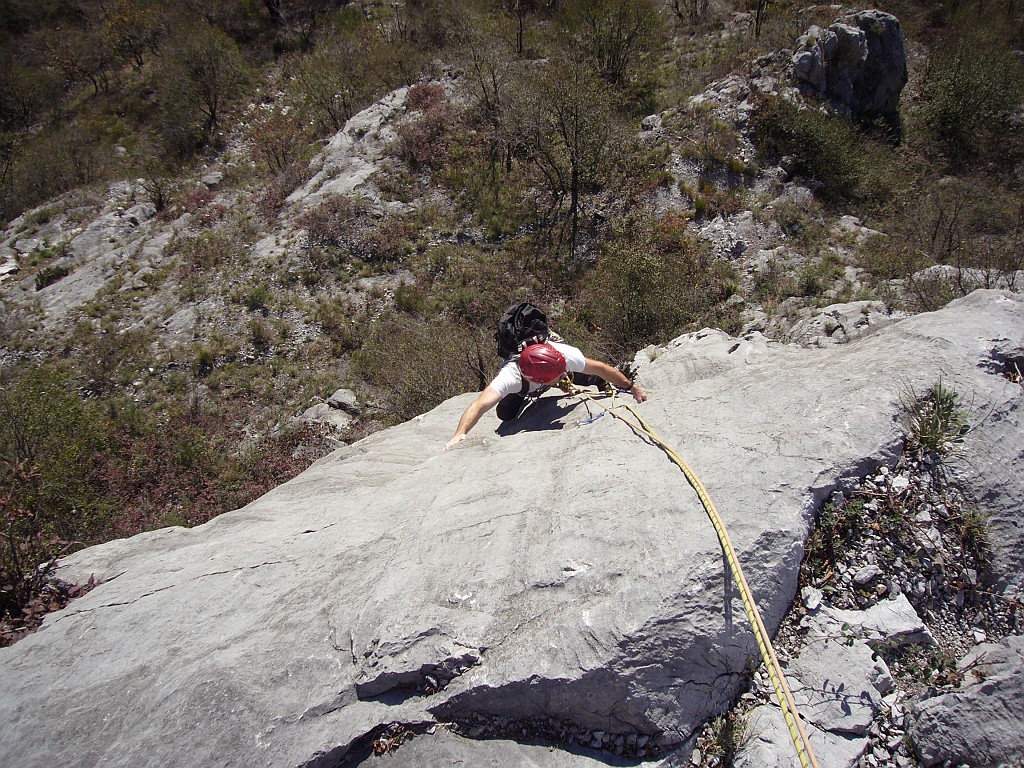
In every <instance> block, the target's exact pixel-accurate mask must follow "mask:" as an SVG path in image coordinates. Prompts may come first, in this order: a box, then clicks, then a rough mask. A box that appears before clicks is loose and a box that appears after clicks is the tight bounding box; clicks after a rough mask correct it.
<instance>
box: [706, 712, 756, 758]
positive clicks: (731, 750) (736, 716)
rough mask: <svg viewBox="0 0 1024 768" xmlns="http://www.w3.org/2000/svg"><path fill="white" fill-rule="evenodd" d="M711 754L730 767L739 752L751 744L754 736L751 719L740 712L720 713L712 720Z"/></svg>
mask: <svg viewBox="0 0 1024 768" xmlns="http://www.w3.org/2000/svg"><path fill="white" fill-rule="evenodd" d="M709 730H710V737H711V740H710V743H709V744H708V746H707V751H708V754H709V755H713V756H715V757H717V758H718V765H720V766H723V767H724V768H728V767H729V766H732V765H734V764H735V761H736V758H737V757H738V756H739V754H740V753H741V752H742V751H743V750H744V749H746V748H747V746H749V744H750V741H751V739H752V738H753V735H754V734H753V732H752V730H751V728H750V721H749V720H748V719H747V716H746V715H744V714H741V713H738V712H728V713H726V714H724V715H719V716H718V717H716V718H714V719H713V720H712V721H711V726H710V729H709Z"/></svg>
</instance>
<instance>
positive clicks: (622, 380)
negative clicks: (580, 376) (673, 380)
mask: <svg viewBox="0 0 1024 768" xmlns="http://www.w3.org/2000/svg"><path fill="white" fill-rule="evenodd" d="M583 372H584V373H589V374H592V375H594V376H600V377H601V378H602V379H604V380H605V381H610V382H611V383H612V384H614V385H615V386H616V387H618V388H619V389H628V390H629V393H630V394H631V395H632V396H633V399H634V400H636V401H637V402H638V403H642V402H643V401H644V400H646V399H647V393H646V392H645V391H644V389H643V387H641V386H640V385H639V384H635V383H633V382H632V381H630V379H629V377H628V376H627V375H626V374H624V373H623V372H622V371H620V370H619V369H618V368H612V367H611V366H610V365H608V364H607V363H602V362H601V361H600V360H591V359H590V358H589V357H588V358H587V359H586V364H585V365H584V366H583Z"/></svg>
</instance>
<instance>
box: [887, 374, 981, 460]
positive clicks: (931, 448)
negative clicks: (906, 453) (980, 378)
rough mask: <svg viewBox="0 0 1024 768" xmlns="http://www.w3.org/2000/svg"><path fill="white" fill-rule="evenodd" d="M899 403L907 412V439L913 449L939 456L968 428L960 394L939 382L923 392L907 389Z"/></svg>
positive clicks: (947, 451) (957, 440)
mask: <svg viewBox="0 0 1024 768" xmlns="http://www.w3.org/2000/svg"><path fill="white" fill-rule="evenodd" d="M903 403H904V409H905V411H906V414H907V431H908V435H907V439H908V443H909V445H910V448H911V449H913V450H917V451H920V452H922V453H929V454H934V455H936V456H942V455H944V454H946V453H949V452H950V451H951V450H952V449H953V447H954V446H955V445H956V443H957V442H959V440H960V439H961V438H962V437H963V436H964V434H966V433H967V431H968V426H967V416H966V414H965V413H964V411H963V409H962V408H961V406H960V395H959V394H957V393H956V392H955V391H954V390H952V389H950V388H949V387H947V386H945V385H944V384H943V383H942V382H941V381H939V382H936V383H935V384H932V386H931V387H929V388H928V390H927V391H926V392H925V393H924V394H923V395H917V394H916V393H915V392H913V390H911V391H910V393H909V394H908V395H906V396H904V398H903Z"/></svg>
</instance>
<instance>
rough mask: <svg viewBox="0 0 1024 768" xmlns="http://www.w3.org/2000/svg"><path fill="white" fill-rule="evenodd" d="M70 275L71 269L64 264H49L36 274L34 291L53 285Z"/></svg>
mask: <svg viewBox="0 0 1024 768" xmlns="http://www.w3.org/2000/svg"><path fill="white" fill-rule="evenodd" d="M70 274H71V267H70V266H69V265H67V264H64V263H60V262H59V263H57V264H51V265H50V266H48V267H43V268H42V269H40V270H39V271H38V272H36V290H37V291H41V290H43V288H45V287H46V286H48V285H53V284H54V283H56V282H57V281H58V280H60V279H61V278H64V277H67V276H68V275H70Z"/></svg>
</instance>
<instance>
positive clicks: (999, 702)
mask: <svg viewBox="0 0 1024 768" xmlns="http://www.w3.org/2000/svg"><path fill="white" fill-rule="evenodd" d="M959 667H960V669H961V670H962V671H963V674H964V683H963V686H962V688H961V689H960V690H958V691H954V692H952V693H947V694H945V695H943V696H937V697H935V698H932V699H928V700H927V701H925V702H923V703H922V704H921V705H919V706H918V708H917V710H916V711H915V712H914V715H913V719H912V721H911V727H910V736H911V738H912V739H913V741H914V744H915V746H916V747H917V753H918V757H919V758H920V760H921V762H922V763H924V764H925V765H936V764H942V763H945V762H946V761H950V760H951V761H952V762H953V763H954V764H957V763H962V762H970V763H971V764H973V765H995V764H997V763H998V764H1008V763H1004V762H1003V761H1004V760H1007V759H1012V758H1014V757H1016V758H1018V759H1019V758H1021V757H1022V756H1024V695H1022V692H1024V637H1021V636H1019V635H1018V636H1013V637H1008V638H1006V640H1005V641H1003V642H1002V643H985V644H983V645H979V646H978V647H977V648H975V649H974V651H972V652H971V653H970V654H968V655H967V656H966V657H965V658H963V659H962V660H961V661H960V664H959Z"/></svg>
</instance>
